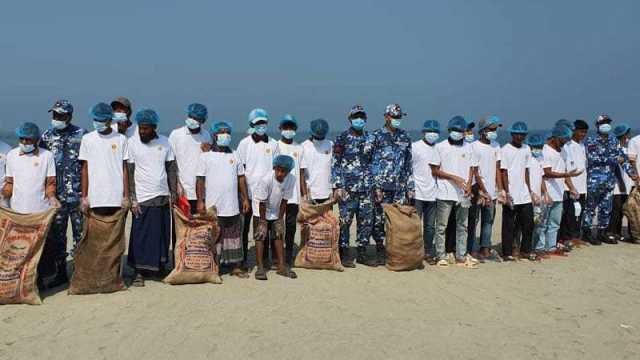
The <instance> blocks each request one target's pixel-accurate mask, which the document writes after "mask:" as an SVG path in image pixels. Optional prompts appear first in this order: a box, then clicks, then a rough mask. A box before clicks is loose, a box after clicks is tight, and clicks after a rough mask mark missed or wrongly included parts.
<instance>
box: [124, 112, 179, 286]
mask: <svg viewBox="0 0 640 360" xmlns="http://www.w3.org/2000/svg"><path fill="white" fill-rule="evenodd" d="M135 120H136V123H137V124H138V135H139V136H133V137H131V138H130V139H129V142H128V150H129V159H128V161H127V162H128V170H129V184H128V185H129V196H130V198H131V213H132V214H133V220H132V223H131V235H130V237H129V252H128V263H129V266H131V267H132V268H133V269H134V270H135V272H136V275H135V279H134V280H133V283H132V285H133V286H144V277H145V276H149V275H152V274H158V273H160V272H161V271H162V270H165V266H166V264H167V262H168V260H169V242H170V238H169V237H170V234H171V209H170V207H169V206H170V202H171V198H175V197H176V183H177V174H176V172H177V169H176V168H177V166H176V161H175V157H174V155H173V151H172V150H171V145H170V144H169V139H167V137H166V136H163V135H158V133H157V128H158V122H159V120H160V119H159V117H158V114H157V113H156V112H155V111H154V110H152V109H142V110H140V111H138V112H137V113H136V116H135Z"/></svg>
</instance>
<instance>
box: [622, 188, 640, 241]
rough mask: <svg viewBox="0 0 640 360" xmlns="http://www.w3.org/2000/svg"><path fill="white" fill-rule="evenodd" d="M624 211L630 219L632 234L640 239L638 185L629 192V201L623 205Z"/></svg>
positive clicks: (639, 194)
mask: <svg viewBox="0 0 640 360" xmlns="http://www.w3.org/2000/svg"><path fill="white" fill-rule="evenodd" d="M622 213H623V214H624V216H626V217H627V220H628V221H629V232H630V233H631V236H632V237H633V238H634V239H636V240H640V190H639V189H638V187H635V188H634V189H633V191H631V194H629V198H628V199H627V202H626V203H624V206H623V207H622Z"/></svg>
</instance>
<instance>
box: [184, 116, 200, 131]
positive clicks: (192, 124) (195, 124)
mask: <svg viewBox="0 0 640 360" xmlns="http://www.w3.org/2000/svg"><path fill="white" fill-rule="evenodd" d="M184 123H185V125H187V128H189V129H191V130H195V129H199V128H200V125H201V124H200V122H199V121H198V120H195V119H192V118H187V120H185V121H184Z"/></svg>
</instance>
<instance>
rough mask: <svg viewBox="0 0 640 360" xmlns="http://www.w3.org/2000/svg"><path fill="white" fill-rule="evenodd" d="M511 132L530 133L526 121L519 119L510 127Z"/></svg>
mask: <svg viewBox="0 0 640 360" xmlns="http://www.w3.org/2000/svg"><path fill="white" fill-rule="evenodd" d="M509 132H510V133H512V134H524V135H526V134H528V133H529V128H528V127H527V124H526V123H524V122H523V121H517V122H515V123H513V125H511V127H510V128H509Z"/></svg>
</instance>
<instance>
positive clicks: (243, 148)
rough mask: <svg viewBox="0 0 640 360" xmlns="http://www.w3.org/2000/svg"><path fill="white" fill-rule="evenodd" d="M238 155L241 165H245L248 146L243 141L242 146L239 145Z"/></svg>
mask: <svg viewBox="0 0 640 360" xmlns="http://www.w3.org/2000/svg"><path fill="white" fill-rule="evenodd" d="M236 153H237V155H238V159H239V160H240V164H242V165H245V163H246V158H247V145H246V141H244V140H241V141H240V144H238V149H236Z"/></svg>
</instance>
